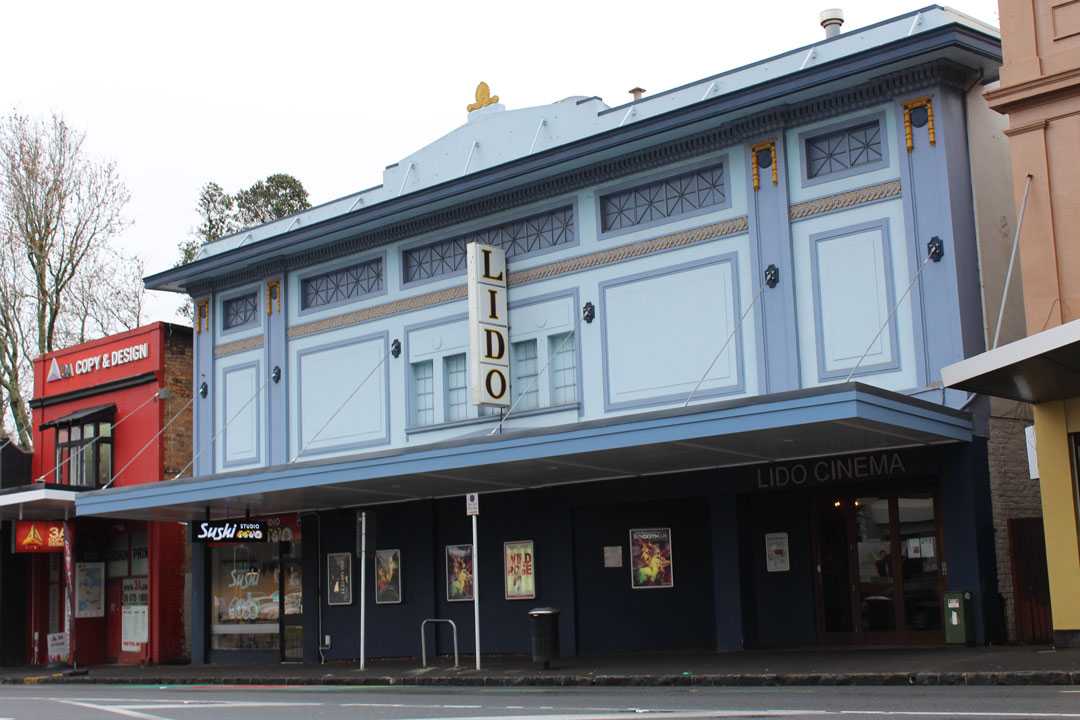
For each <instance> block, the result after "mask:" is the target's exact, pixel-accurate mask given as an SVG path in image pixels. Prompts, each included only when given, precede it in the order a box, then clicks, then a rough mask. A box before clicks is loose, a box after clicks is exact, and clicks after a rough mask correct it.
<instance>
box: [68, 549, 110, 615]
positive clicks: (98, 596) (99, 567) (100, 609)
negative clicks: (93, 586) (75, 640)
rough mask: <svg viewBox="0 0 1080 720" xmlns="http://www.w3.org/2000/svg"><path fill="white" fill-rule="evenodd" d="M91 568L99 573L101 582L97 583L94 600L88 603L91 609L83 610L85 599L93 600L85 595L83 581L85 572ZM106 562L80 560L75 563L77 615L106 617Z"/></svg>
mask: <svg viewBox="0 0 1080 720" xmlns="http://www.w3.org/2000/svg"><path fill="white" fill-rule="evenodd" d="M90 570H95V571H96V572H97V573H98V577H99V580H100V582H98V585H97V591H96V592H95V597H94V598H92V600H93V601H92V602H90V603H88V607H89V608H90V609H89V610H83V609H82V607H83V601H84V600H91V598H84V597H83V589H84V588H83V583H82V579H83V577H85V573H86V572H87V571H90ZM105 582H106V580H105V563H104V562H79V563H75V617H76V618H78V619H82V618H103V617H105Z"/></svg>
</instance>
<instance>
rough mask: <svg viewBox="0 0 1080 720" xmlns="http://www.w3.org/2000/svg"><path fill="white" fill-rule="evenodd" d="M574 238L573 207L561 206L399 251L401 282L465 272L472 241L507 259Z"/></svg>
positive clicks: (559, 244)
mask: <svg viewBox="0 0 1080 720" xmlns="http://www.w3.org/2000/svg"><path fill="white" fill-rule="evenodd" d="M576 240H577V235H576V234H575V232H574V209H573V207H571V206H567V207H561V208H558V209H556V210H549V211H547V212H543V213H540V214H538V215H531V216H529V217H526V218H522V219H520V220H513V221H511V222H508V223H503V224H502V225H495V226H494V227H490V228H484V229H483V230H477V231H476V232H471V233H467V234H465V235H459V236H457V237H452V238H447V239H446V240H437V241H435V242H431V243H427V244H425V245H419V246H417V247H414V248H409V249H407V250H405V251H403V252H402V254H401V257H402V267H403V275H404V281H405V282H406V283H413V282H420V281H422V280H433V279H435V278H440V277H446V276H450V275H457V274H460V273H463V272H465V246H466V245H468V244H469V243H470V242H473V241H475V242H479V243H483V244H485V245H494V246H495V247H500V248H502V249H503V250H504V251H505V252H506V257H507V259H508V260H509V259H510V258H520V257H526V256H529V255H535V254H538V253H541V252H545V251H548V250H552V249H556V248H559V247H561V246H563V245H570V244H573V243H574V242H575V241H576Z"/></svg>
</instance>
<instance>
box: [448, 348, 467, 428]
mask: <svg viewBox="0 0 1080 720" xmlns="http://www.w3.org/2000/svg"><path fill="white" fill-rule="evenodd" d="M443 374H444V383H445V387H446V421H447V422H453V421H455V420H464V419H465V418H466V417H468V416H469V383H468V376H467V374H466V372H465V354H464V353H462V354H460V355H450V356H449V357H445V358H443Z"/></svg>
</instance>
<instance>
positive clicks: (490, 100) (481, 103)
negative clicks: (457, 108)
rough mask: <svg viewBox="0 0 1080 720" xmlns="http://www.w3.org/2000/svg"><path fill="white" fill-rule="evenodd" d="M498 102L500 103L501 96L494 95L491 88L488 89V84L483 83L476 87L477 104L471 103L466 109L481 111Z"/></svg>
mask: <svg viewBox="0 0 1080 720" xmlns="http://www.w3.org/2000/svg"><path fill="white" fill-rule="evenodd" d="M497 102H499V96H498V95H492V94H491V88H489V87H488V84H487V83H486V82H483V81H481V83H480V84H479V85H477V86H476V102H474V103H469V104H468V105H467V106H466V108H465V109H466V110H468V111H469V112H472V111H473V110H479V109H480V108H482V107H487V106H488V105H494V104H495V103H497Z"/></svg>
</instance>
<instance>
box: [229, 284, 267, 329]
mask: <svg viewBox="0 0 1080 720" xmlns="http://www.w3.org/2000/svg"><path fill="white" fill-rule="evenodd" d="M221 305H222V321H221V322H222V326H223V327H224V329H226V330H232V329H234V328H240V327H244V326H245V325H250V324H252V323H254V322H255V320H256V315H257V314H258V312H259V295H258V293H255V292H252V293H248V294H246V295H238V296H236V297H232V298H228V299H227V300H225V301H224V302H222V304H221Z"/></svg>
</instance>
